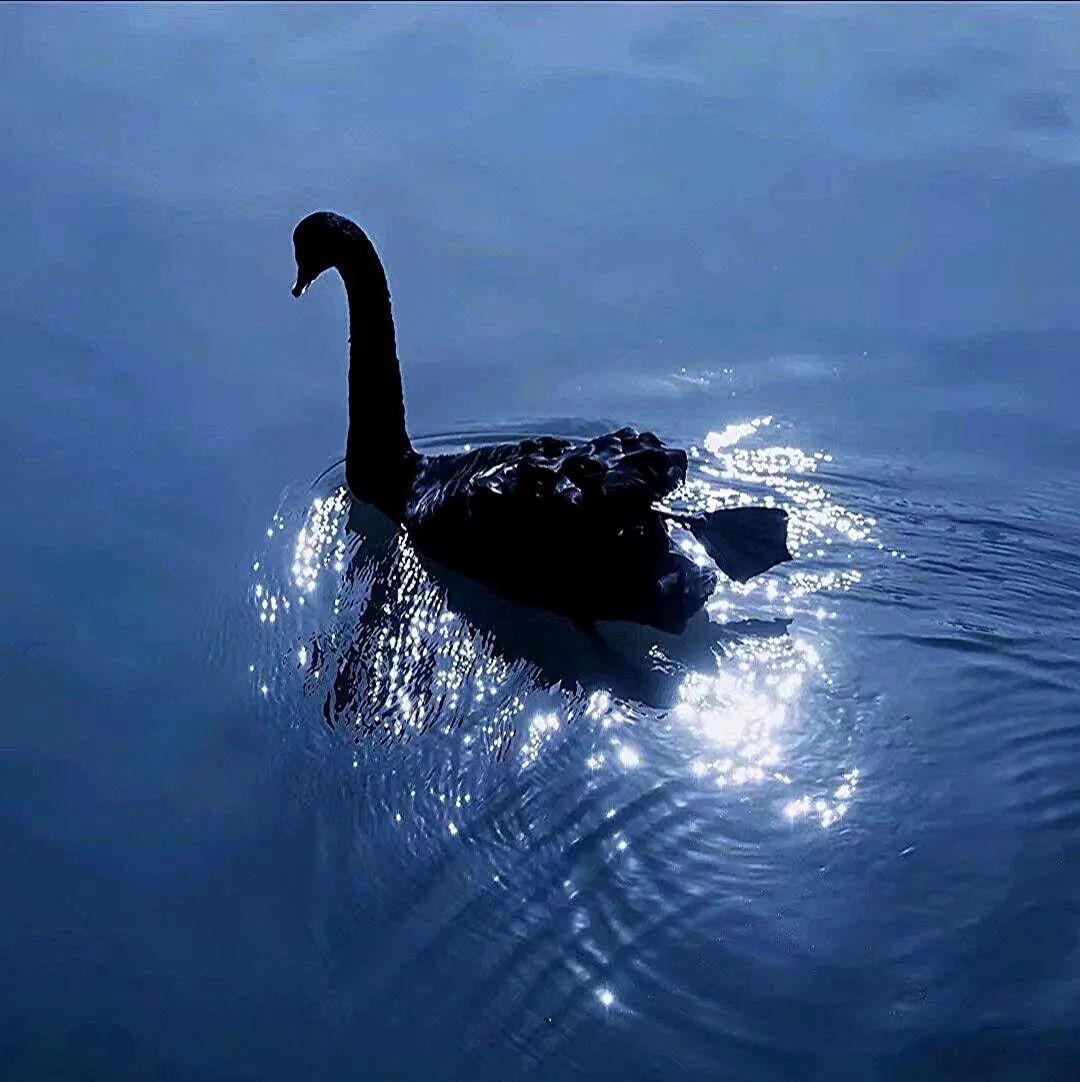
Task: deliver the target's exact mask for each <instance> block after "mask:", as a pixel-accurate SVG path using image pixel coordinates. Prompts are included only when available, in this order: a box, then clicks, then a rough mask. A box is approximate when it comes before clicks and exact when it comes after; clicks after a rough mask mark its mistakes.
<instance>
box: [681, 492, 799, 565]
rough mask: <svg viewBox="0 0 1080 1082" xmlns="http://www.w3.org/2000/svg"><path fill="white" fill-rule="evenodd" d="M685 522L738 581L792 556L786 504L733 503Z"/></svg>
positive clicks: (707, 549) (707, 550)
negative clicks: (789, 547)
mask: <svg viewBox="0 0 1080 1082" xmlns="http://www.w3.org/2000/svg"><path fill="white" fill-rule="evenodd" d="M684 522H685V525H686V527H687V529H689V531H690V532H691V533H692V534H693V535H694V537H696V538H697V539H698V541H700V542H701V544H702V545H703V546H704V547H705V551H706V552H707V553H708V554H709V556H710V557H711V558H712V559H713V560H714V561H715V562H716V566H717V567H719V568H720V570H721V571H723V572H724V574H725V575H727V577H728V578H730V579H734V580H735V581H736V582H747V581H748V580H749V579H752V578H753V577H754V576H755V575H760V574H761V573H762V572H763V571H768V570H769V568H770V567H775V566H776V565H777V564H782V563H786V562H787V561H788V560H790V559H791V553H790V552H789V551H788V547H787V523H788V516H787V512H786V511H785V510H783V508H780V507H730V508H725V509H723V510H720V511H713V512H711V513H710V514H706V515H694V516H693V517H692V518H688V519H685V520H684Z"/></svg>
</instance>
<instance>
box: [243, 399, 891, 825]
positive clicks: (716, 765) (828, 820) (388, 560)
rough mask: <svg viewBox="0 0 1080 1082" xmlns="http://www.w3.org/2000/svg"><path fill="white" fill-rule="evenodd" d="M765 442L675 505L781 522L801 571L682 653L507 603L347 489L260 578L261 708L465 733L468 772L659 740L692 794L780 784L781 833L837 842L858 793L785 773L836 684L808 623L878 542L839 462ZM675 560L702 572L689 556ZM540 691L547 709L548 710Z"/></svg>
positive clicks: (733, 435)
mask: <svg viewBox="0 0 1080 1082" xmlns="http://www.w3.org/2000/svg"><path fill="white" fill-rule="evenodd" d="M771 424H772V419H771V418H768V417H765V418H758V419H755V420H753V421H749V422H746V423H745V424H742V425H733V426H729V428H727V429H725V430H724V431H722V432H713V433H710V434H709V436H708V437H707V438H706V440H705V441H704V442H703V445H702V446H701V447H694V448H692V449H691V452H690V454H691V470H690V474H689V476H688V480H687V483H686V485H685V488H684V490H683V491H680V492H679V493H677V494H676V496H677V500H678V502H679V503H680V504H681V505H682V506H690V507H693V508H695V509H705V510H714V509H716V508H719V507H723V506H738V505H740V504H747V503H749V502H751V500H753V501H755V502H761V501H762V500H764V502H765V503H766V504H770V503H775V504H777V505H779V506H783V507H785V508H786V509H787V510H788V512H789V514H790V527H789V543H790V546H791V549H792V552H793V554H794V556H795V562H794V563H792V564H789V565H787V566H786V567H784V568H781V569H777V570H774V571H773V572H771V573H770V574H769V575H767V576H764V577H762V578H759V579H754V580H751V581H750V582H748V583H746V584H739V583H736V582H732V581H727V580H725V581H722V582H721V584H720V585H719V586H718V588H717V590H716V592H715V594H714V595H713V597H712V598H711V599H710V600H709V603H708V605H707V614H708V615H706V613H701V614H699V617H698V619H697V620H696V621H695V622H694V623H692V624H691V626H690V628H689V629H688V630H687V631H686V632H685V633H684V634H683V635H681V636H678V637H675V636H670V635H665V634H664V633H662V632H657V631H655V630H654V629H649V628H641V627H634V626H631V625H616V624H610V625H603V626H602V633H601V635H600V636H590V635H588V634H586V633H585V632H583V631H581V630H579V629H578V628H576V627H575V626H574V625H572V624H571V623H570V622H569V621H567V620H565V619H564V618H562V617H559V616H556V615H554V614H551V613H547V612H542V611H539V610H536V609H525V608H523V607H522V606H518V605H516V604H514V603H511V602H507V601H503V600H502V599H500V598H498V597H496V596H495V595H494V594H492V593H490V592H489V591H488V590H487V589H486V588H484V587H482V586H480V585H478V584H476V583H474V582H472V581H471V580H469V579H466V578H464V577H462V576H460V575H457V574H455V573H453V572H451V571H449V570H448V569H446V568H445V567H441V566H439V565H437V564H435V563H433V562H431V561H429V560H428V559H426V558H425V557H424V556H423V555H421V554H420V553H418V552H417V551H416V549H415V548H414V547H413V545H412V543H411V541H410V539H409V536H408V534H407V533H406V532H404V531H402V530H401V529H400V528H399V527H398V526H397V525H396V524H395V523H393V522H392V521H391V520H389V519H388V518H386V517H385V516H383V515H382V514H381V513H380V512H379V511H377V510H375V509H374V508H373V507H371V506H370V505H367V504H363V503H360V502H358V501H354V500H353V499H352V498H351V497H350V496H349V494H348V491H347V489H346V488H345V486H344V485H342V484H339V485H337V486H336V487H334V488H332V490H331V491H329V492H328V493H327V494H325V495H322V496H317V497H315V498H314V499H313V500H312V501H311V503H310V505H309V506H307V507H306V508H305V509H303V511H302V512H300V515H301V516H302V524H301V526H300V528H299V529H298V530H297V531H296V533H295V534H294V535H292V536H293V543H292V550H291V553H289V555H290V556H291V561H290V563H289V565H288V571H287V574H286V575H282V576H279V575H277V574H276V573H275V569H274V568H273V566H272V565H273V563H274V561H275V558H276V556H280V555H282V554H275V553H273V552H267V553H266V554H264V557H263V558H262V559H261V560H259V561H257V562H256V564H255V567H254V570H255V579H254V582H253V584H252V596H253V600H254V602H255V606H256V611H257V613H258V618H259V621H260V624H261V625H262V626H263V627H264V629H265V630H266V631H267V632H268V634H269V635H270V636H271V638H270V641H269V642H268V647H269V649H270V651H271V652H270V653H269V654H268V655H267V656H266V658H265V660H264V661H263V663H262V664H261V665H260V666H259V667H258V670H259V671H258V672H257V675H256V680H257V687H258V688H259V691H260V693H261V694H262V695H264V696H269V695H270V694H271V693H272V692H273V693H274V694H275V695H276V694H279V692H280V689H281V686H282V683H283V682H284V681H287V680H288V679H289V673H290V672H292V673H294V674H297V673H298V674H300V676H301V679H302V685H303V687H304V689H305V691H306V692H307V694H308V695H311V696H315V697H317V698H318V699H321V702H322V713H323V718H324V720H325V721H326V723H327V724H328V725H329V726H331V727H332V728H334V729H336V730H338V731H339V732H340V731H347V732H349V733H351V734H352V735H353V737H354V738H355V740H356V741H358V742H365V741H366V742H374V743H384V744H404V743H408V742H410V741H413V740H416V739H419V738H421V737H430V738H431V739H438V736H437V734H440V733H441V735H442V737H443V738H444V739H445V738H447V737H449V736H450V735H451V734H455V733H459V736H457V737H456V739H459V740H460V742H461V745H462V746H463V747H466V748H468V749H469V753H470V755H479V756H481V757H482V758H483V759H484V760H486V761H489V762H491V761H499V760H505V759H507V758H509V757H511V756H516V761H517V762H518V764H519V765H520V767H521V768H523V769H527V768H529V767H530V766H532V765H534V764H535V763H536V762H537V761H538V760H539V758H540V757H541V756H542V755H543V754H544V750H545V748H546V747H547V746H548V745H549V744H550V743H551V742H552V741H554V740H557V739H560V737H561V735H562V734H564V733H565V731H566V730H567V728H568V727H569V726H571V725H572V724H575V723H577V724H583V725H588V726H591V727H593V728H594V729H595V730H596V732H597V734H598V736H597V739H596V740H595V742H594V744H593V746H592V747H591V749H590V753H589V755H588V756H587V757H586V758H585V762H584V765H585V766H586V768H587V769H588V770H589V771H599V770H603V769H607V768H615V769H621V770H629V769H634V768H635V767H636V766H637V765H638V764H639V762H640V758H641V751H640V750H639V748H638V747H637V746H636V745H635V744H634V743H633V741H632V739H631V738H629V737H628V736H627V735H626V734H627V732H628V731H630V732H632V731H633V726H631V727H630V729H629V730H628V729H627V725H626V723H627V722H634V723H636V724H638V725H640V726H641V727H642V728H647V727H648V726H654V727H655V726H657V725H661V726H663V727H664V729H665V730H666V731H667V732H668V733H669V734H672V736H673V739H675V740H676V741H678V742H679V743H680V744H681V745H682V748H683V750H684V753H685V754H684V756H683V758H684V761H685V765H686V769H687V771H688V772H689V774H690V775H691V776H692V777H693V778H694V779H697V780H698V781H699V782H700V783H701V784H709V785H714V786H717V787H719V788H727V787H733V786H744V787H745V786H751V785H764V784H766V783H769V784H772V785H775V786H778V787H780V788H779V790H778V791H780V792H781V794H782V796H781V799H780V801H779V804H778V806H779V808H780V809H781V812H782V814H783V815H784V816H786V818H788V819H790V820H792V821H796V820H804V819H805V820H811V821H815V822H817V823H819V824H820V825H821V826H823V827H828V826H830V825H831V824H832V823H834V822H836V821H837V820H838V819H840V818H842V817H843V816H844V815H845V813H846V812H847V810H848V808H849V807H850V805H851V802H852V800H853V798H854V796H855V792H856V789H857V787H858V783H859V773H858V769H857V767H855V766H854V765H853V764H850V763H838V764H834V766H833V769H832V770H831V772H824V773H830V774H831V780H830V782H829V783H828V784H823V783H821V782H820V781H818V780H816V779H818V778H820V777H821V776H823V772H822V771H821V769H820V764H818V769H817V770H815V771H814V773H813V776H812V777H809V778H799V777H796V776H794V775H793V772H792V767H791V766H790V765H787V766H785V759H786V755H787V753H788V751H789V750H790V746H791V744H792V743H793V740H794V739H795V738H796V736H797V734H793V733H792V726H793V724H794V723H795V715H796V708H797V705H798V703H799V701H800V699H801V698H802V697H803V696H804V694H805V693H806V690H807V688H808V687H810V686H816V687H817V688H819V689H821V688H825V689H828V687H829V685H830V683H831V680H830V676H829V674H828V671H827V669H826V666H825V663H824V662H823V660H822V658H821V656H820V653H819V649H818V647H817V646H815V644H814V642H813V641H812V636H811V635H807V634H804V633H801V632H800V630H799V622H800V621H803V622H807V623H808V625H809V627H810V628H811V629H812V628H814V627H815V626H816V625H819V624H820V623H822V622H826V621H828V620H830V619H831V618H833V617H834V616H835V613H834V612H833V611H831V610H830V609H828V608H826V607H825V606H824V604H823V603H822V597H823V596H824V595H827V594H828V593H831V592H835V591H843V590H847V589H850V588H851V587H852V586H854V585H856V584H857V583H858V582H859V580H860V578H861V570H860V569H859V568H858V567H857V566H855V564H856V555H857V554H858V553H859V552H860V550H861V549H863V548H865V547H866V546H868V545H874V544H877V543H876V542H875V541H874V540H873V528H874V525H875V523H874V521H873V520H872V519H869V518H867V517H865V516H862V515H860V514H858V513H856V512H853V511H851V510H849V509H846V508H844V507H843V506H841V505H840V504H839V503H837V502H836V501H835V500H834V499H833V498H832V496H831V495H830V494H829V492H828V491H827V490H826V488H825V487H824V485H822V484H821V483H820V482H819V481H818V479H817V477H816V476H815V475H816V474H817V471H818V468H819V465H820V464H821V463H823V462H828V461H830V459H829V456H827V455H825V454H823V453H817V454H807V453H805V452H803V451H801V450H799V449H797V448H792V447H782V446H766V447H757V448H747V447H745V446H741V444H742V442H743V441H744V440H745V439H747V437H759V436H760V434H761V432H762V430H765V429H767V428H769V427H770V426H771ZM290 517H291V516H290V515H289V514H288V513H286V512H282V513H279V514H278V515H276V516H275V517H274V520H273V522H272V523H271V525H270V527H269V529H268V531H267V533H268V536H269V538H270V539H271V540H272V539H273V538H275V537H278V536H279V535H280V536H289V518H290ZM680 543H681V544H682V545H683V546H684V548H685V549H686V551H687V552H689V553H690V554H691V555H694V553H695V546H696V545H697V542H696V541H695V540H694V539H693V538H692V537H691V536H689V535H687V536H686V537H684V538H682V539H681V541H680ZM877 547H880V545H878V546H877ZM699 555H700V557H701V558H702V559H705V556H704V553H703V552H702V553H700V554H699ZM275 580H277V581H275ZM807 618H809V619H808V621H807ZM793 621H795V626H794V627H792V623H793ZM282 635H284V637H285V639H286V640H287V641H288V644H289V645H288V648H287V651H286V652H285V653H284V654H282V653H281V650H280V647H281V641H282ZM251 670H252V672H256V666H254V665H252V666H251ZM538 691H539V692H546V693H547V699H546V702H545V703H544V704H543V708H542V709H536V708H535V695H536V693H537V692H538ZM465 795H466V800H468V799H471V798H470V796H469V794H468V793H466V794H465ZM451 828H453V824H451ZM451 833H455V831H454V830H453V829H451Z"/></svg>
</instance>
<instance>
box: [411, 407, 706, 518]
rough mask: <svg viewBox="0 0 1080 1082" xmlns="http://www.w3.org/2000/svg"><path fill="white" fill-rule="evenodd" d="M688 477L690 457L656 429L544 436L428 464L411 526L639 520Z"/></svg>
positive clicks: (420, 485)
mask: <svg viewBox="0 0 1080 1082" xmlns="http://www.w3.org/2000/svg"><path fill="white" fill-rule="evenodd" d="M685 477H686V452H685V451H683V450H681V449H679V448H673V447H669V446H668V445H667V444H665V443H664V442H663V440H661V439H660V437H659V436H656V435H654V434H653V433H652V432H637V431H636V430H634V429H632V428H621V429H619V430H618V431H616V432H609V433H606V434H605V435H603V436H597V437H596V438H595V439H592V440H587V441H581V440H569V439H562V438H559V437H555V436H542V437H540V438H538V439H528V440H523V441H522V442H521V443H515V444H498V445H496V446H493V447H484V448H479V449H478V450H476V451H472V452H469V453H467V454H464V455H445V456H440V457H438V458H434V459H430V460H428V463H427V466H426V469H425V471H424V474H423V476H422V477H421V478H420V479H419V483H418V485H417V488H416V494H415V496H414V499H413V501H412V503H411V504H410V507H409V512H408V519H409V522H410V524H411V525H413V526H415V527H418V528H421V529H424V528H428V529H432V530H443V529H451V528H453V527H452V523H454V522H455V521H457V522H459V523H461V524H464V523H466V522H468V523H469V524H470V525H472V526H478V527H481V528H483V527H484V526H485V524H496V523H501V524H503V525H505V524H508V523H509V522H511V521H515V522H519V523H521V524H522V525H524V524H525V523H527V522H529V521H530V520H535V521H543V522H544V523H546V524H547V525H549V526H552V525H554V524H555V523H562V524H563V525H564V526H571V525H579V526H585V525H586V524H589V525H593V526H594V527H595V526H598V525H600V524H607V526H608V527H610V528H611V529H612V530H613V531H614V530H618V529H619V528H620V527H621V526H623V525H625V524H627V523H629V522H633V521H635V520H639V519H640V518H641V517H642V516H643V515H646V514H647V513H648V512H649V510H650V508H651V507H652V505H653V504H654V503H655V502H656V501H658V500H662V499H663V498H664V497H665V496H668V495H670V494H671V492H673V491H674V490H675V489H676V488H678V486H679V485H680V484H682V482H683V480H684V479H685Z"/></svg>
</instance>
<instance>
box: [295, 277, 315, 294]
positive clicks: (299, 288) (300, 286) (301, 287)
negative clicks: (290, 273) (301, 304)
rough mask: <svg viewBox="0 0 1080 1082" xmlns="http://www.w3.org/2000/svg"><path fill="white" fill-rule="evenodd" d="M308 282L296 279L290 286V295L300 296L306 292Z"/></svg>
mask: <svg viewBox="0 0 1080 1082" xmlns="http://www.w3.org/2000/svg"><path fill="white" fill-rule="evenodd" d="M309 285H311V283H310V282H301V281H300V279H299V278H297V279H296V285H294V286H293V287H292V295H293V296H294V297H302V296H303V295H304V294H305V293H306V292H307V288H308V286H309Z"/></svg>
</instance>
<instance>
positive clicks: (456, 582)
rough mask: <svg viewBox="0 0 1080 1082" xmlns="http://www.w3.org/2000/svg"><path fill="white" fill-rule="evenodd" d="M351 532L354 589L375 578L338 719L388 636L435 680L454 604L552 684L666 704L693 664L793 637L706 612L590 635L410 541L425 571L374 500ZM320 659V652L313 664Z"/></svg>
mask: <svg viewBox="0 0 1080 1082" xmlns="http://www.w3.org/2000/svg"><path fill="white" fill-rule="evenodd" d="M346 532H347V534H349V535H352V536H353V537H354V538H359V539H361V540H362V544H360V545H359V546H357V548H356V552H355V555H354V557H353V559H352V561H351V562H350V564H349V566H348V567H347V568H346V569H345V575H344V583H345V587H346V590H348V589H351V588H354V586H356V585H357V584H361V583H365V584H367V590H368V592H367V595H366V597H365V599H364V600H365V602H366V603H365V604H364V607H363V609H362V611H361V612H360V613H359V616H358V619H357V621H356V623H355V625H354V633H353V637H352V641H351V642H350V643H349V644H348V645H344V644H343V645H344V648H343V649H339V653H340V655H341V659H342V660H341V663H340V664H339V667H338V673H337V676H336V677H335V680H334V684H333V687H332V689H331V692H330V695H329V698H328V702H327V705H326V710H325V716H326V719H327V721H328V722H331V723H333V720H334V718H335V717H337V716H339V715H341V714H342V713H343V712H345V711H346V709H347V708H348V707H349V706H350V705H352V704H356V703H357V702H358V701H361V699H362V698H363V696H361V695H358V691H359V685H360V684H361V683H363V682H364V681H367V680H369V679H370V677H371V674H372V671H373V669H374V668H375V667H376V664H377V655H378V654H379V653H380V651H381V650H383V649H384V648H385V647H386V646H387V644H388V641H389V640H388V634H389V635H390V638H392V639H393V640H394V643H393V647H392V649H394V650H396V651H397V652H398V654H399V655H400V657H399V662H398V667H399V668H401V669H403V670H405V671H407V677H406V680H407V682H410V683H414V684H416V683H424V682H425V681H426V680H428V679H429V678H430V677H431V676H432V674H433V671H434V668H435V667H436V665H437V664H438V658H437V656H436V655H438V653H439V652H440V650H443V649H453V644H449V645H447V644H444V643H441V642H440V641H439V639H438V636H437V634H436V633H435V628H436V624H437V622H438V621H439V620H445V619H446V612H447V610H449V612H451V613H453V614H456V615H457V616H459V617H461V618H462V619H464V620H465V621H466V622H467V623H468V624H469V625H470V626H471V628H472V629H473V630H474V631H475V632H477V633H478V634H479V635H480V637H481V639H482V641H483V643H484V646H485V650H486V651H487V652H490V654H492V655H493V656H495V657H497V658H499V659H501V660H502V661H504V662H505V663H506V664H507V665H510V666H514V665H518V664H521V663H524V664H525V665H526V666H527V667H528V668H529V669H531V670H532V673H531V675H532V677H533V680H534V681H535V683H536V684H538V685H540V686H542V687H549V688H551V687H561V688H563V689H565V690H568V691H571V692H578V693H589V692H592V691H597V690H603V691H606V692H609V693H610V694H613V695H614V696H616V697H617V698H619V699H623V700H629V701H632V702H636V703H640V704H642V705H645V706H649V707H652V708H656V709H668V708H670V707H671V706H672V705H673V703H674V701H675V698H676V695H677V691H678V687H679V684H680V682H681V681H682V680H683V678H684V677H685V675H686V673H687V671H688V670H692V669H700V668H703V667H707V668H708V669H710V670H711V669H713V668H714V667H715V664H716V657H717V655H718V654H721V653H723V652H724V651H725V647H728V646H730V645H731V644H733V643H735V642H738V641H742V640H745V639H747V638H775V637H779V636H784V635H786V634H787V629H788V625H789V624H790V620H785V619H773V620H742V621H738V622H736V623H731V624H726V625H720V624H717V623H715V622H713V621H711V620H709V618H708V616H707V615H706V614H705V612H701V613H699V614H698V615H697V616H696V617H695V618H694V619H693V620H692V621H691V622H690V624H689V626H688V627H687V629H686V630H685V631H684V632H683V633H682V634H680V635H671V634H667V633H665V632H662V631H658V630H656V629H654V628H646V627H642V626H639V625H633V624H627V623H614V622H613V623H601V624H600V625H599V626H598V628H597V631H596V633H595V634H594V633H589V632H586V631H584V630H582V629H581V628H580V627H578V626H577V625H575V624H574V623H573V622H572V621H570V620H569V619H567V618H565V617H563V616H559V615H557V614H556V613H553V612H549V611H546V610H543V609H539V608H535V607H532V606H527V605H522V604H520V603H517V602H514V601H510V600H507V599H506V598H504V597H502V596H500V595H497V594H495V593H494V592H493V591H491V590H490V589H488V588H487V587H485V586H484V585H482V584H481V583H479V582H477V581H475V580H473V579H470V578H468V577H466V576H464V575H462V574H460V573H458V572H456V571H454V570H453V569H452V568H449V567H447V566H446V565H445V564H443V563H441V562H439V561H436V560H434V559H432V558H430V557H428V556H426V555H425V554H424V553H422V552H419V551H416V550H413V549H411V546H410V548H409V557H410V558H411V559H412V560H415V561H416V564H417V565H418V569H419V570H421V571H422V572H423V575H422V576H421V575H420V574H418V573H417V569H410V568H409V567H408V566H407V562H406V561H405V560H404V558H403V556H402V547H401V546H402V543H403V539H404V537H405V535H404V532H403V531H402V530H401V528H400V527H399V526H398V525H397V524H396V523H394V522H393V521H392V520H391V519H389V518H387V517H386V516H385V515H383V514H382V512H380V511H379V510H377V509H376V508H375V507H373V506H372V505H370V504H366V503H362V502H360V501H358V500H353V501H352V502H351V506H350V508H349V516H348V521H347V525H346ZM421 581H423V582H424V583H429V584H430V583H434V584H437V589H438V593H439V596H438V597H430V596H429V597H424V596H423V595H424V591H425V588H424V587H423V586H422V585H421ZM361 589H362V587H361ZM427 589H428V590H429V591H430V586H428V587H427ZM436 607H438V608H439V609H440V610H441V611H440V612H435V611H434V610H435V608H436ZM395 629H397V632H398V633H397V634H395ZM410 629H415V630H410ZM410 639H411V641H406V640H410ZM426 653H430V654H431V656H429V657H424V656H423V655H424V654H426ZM417 654H419V655H420V656H419V657H418V656H417ZM319 662H320V658H319V657H318V656H317V655H316V656H315V657H314V659H313V664H314V665H316V666H317V665H318V664H319Z"/></svg>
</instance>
